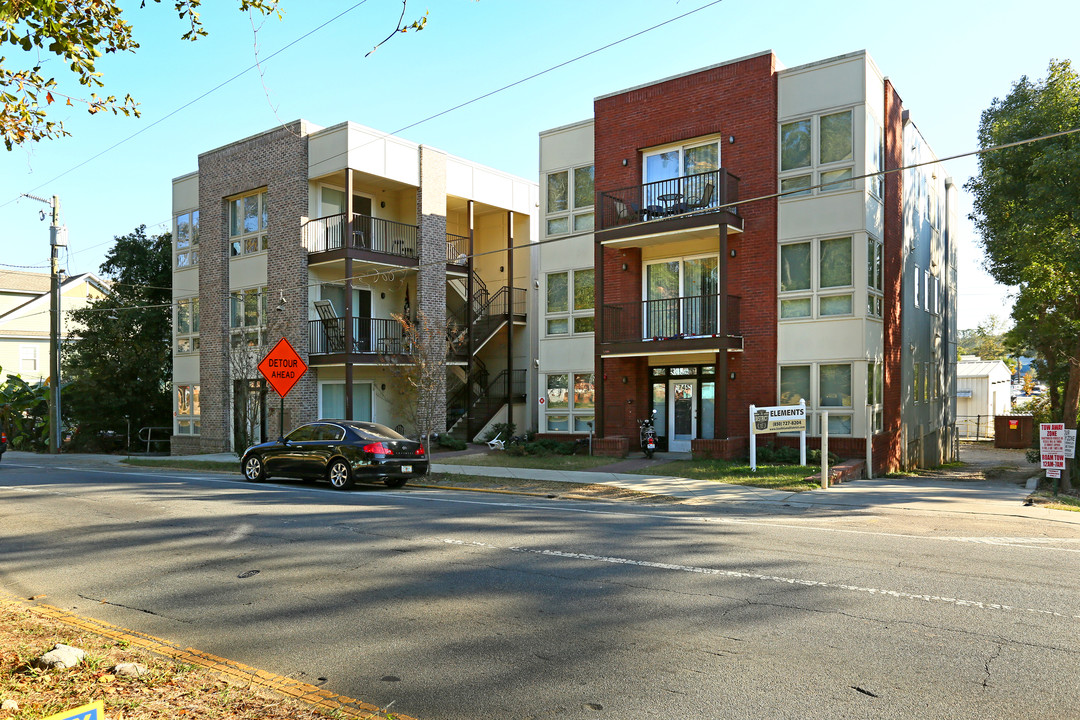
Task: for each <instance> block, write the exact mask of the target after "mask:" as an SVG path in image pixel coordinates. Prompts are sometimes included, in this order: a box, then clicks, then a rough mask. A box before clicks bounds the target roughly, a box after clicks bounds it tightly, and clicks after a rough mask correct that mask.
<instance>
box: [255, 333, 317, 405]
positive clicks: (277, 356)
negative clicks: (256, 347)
mask: <svg viewBox="0 0 1080 720" xmlns="http://www.w3.org/2000/svg"><path fill="white" fill-rule="evenodd" d="M259 372H261V373H262V374H263V377H265V378H266V379H267V381H268V382H269V383H270V386H271V387H272V388H274V390H276V391H277V394H278V395H280V396H281V397H285V396H286V395H288V394H289V391H290V390H292V387H293V385H295V384H296V381H297V380H299V379H300V376H301V375H303V374H304V373H305V372H307V365H306V364H304V361H303V360H301V359H300V356H299V355H297V354H296V350H293V346H292V345H290V344H289V341H288V340H286V339H285V338H281V340H279V341H278V344H277V345H275V346H274V349H273V350H271V351H270V352H268V353H267V354H266V357H264V358H263V359H262V362H261V363H259Z"/></svg>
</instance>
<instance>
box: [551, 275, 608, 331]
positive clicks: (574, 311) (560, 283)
mask: <svg viewBox="0 0 1080 720" xmlns="http://www.w3.org/2000/svg"><path fill="white" fill-rule="evenodd" d="M595 298H596V271H595V270H593V269H592V268H582V269H579V270H564V271H562V272H554V273H548V274H547V300H546V306H545V307H546V311H547V334H548V335H569V334H571V333H573V334H574V335H577V334H580V333H591V332H592V331H593V329H594V327H595V321H594V318H593V314H594V312H595V310H594V307H595V304H596V300H595Z"/></svg>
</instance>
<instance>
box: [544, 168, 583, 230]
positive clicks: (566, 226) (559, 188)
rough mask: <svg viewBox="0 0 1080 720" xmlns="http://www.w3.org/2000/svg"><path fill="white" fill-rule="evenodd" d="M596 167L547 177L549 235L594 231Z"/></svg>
mask: <svg viewBox="0 0 1080 720" xmlns="http://www.w3.org/2000/svg"><path fill="white" fill-rule="evenodd" d="M594 194H595V193H594V189H593V166H592V165H585V166H582V167H578V168H572V169H570V170H560V171H559V172H553V173H548V176H547V214H548V218H547V234H548V235H561V234H563V233H568V232H570V231H571V229H572V230H573V231H574V232H588V231H590V230H592V229H593V203H594V202H595V200H594Z"/></svg>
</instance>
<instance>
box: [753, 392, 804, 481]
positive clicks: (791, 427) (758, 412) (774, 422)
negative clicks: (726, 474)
mask: <svg viewBox="0 0 1080 720" xmlns="http://www.w3.org/2000/svg"><path fill="white" fill-rule="evenodd" d="M795 430H797V431H798V432H799V464H800V465H805V464H806V401H805V400H800V401H799V404H798V405H776V406H773V407H757V406H756V405H751V406H750V469H751V470H754V471H756V470H757V436H758V434H759V433H775V432H792V431H795Z"/></svg>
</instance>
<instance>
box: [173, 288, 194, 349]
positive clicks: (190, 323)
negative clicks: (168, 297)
mask: <svg viewBox="0 0 1080 720" xmlns="http://www.w3.org/2000/svg"><path fill="white" fill-rule="evenodd" d="M173 327H175V328H176V352H177V353H193V352H198V351H199V298H197V297H191V298H181V299H179V300H177V301H176V322H175V323H174V324H173Z"/></svg>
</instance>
